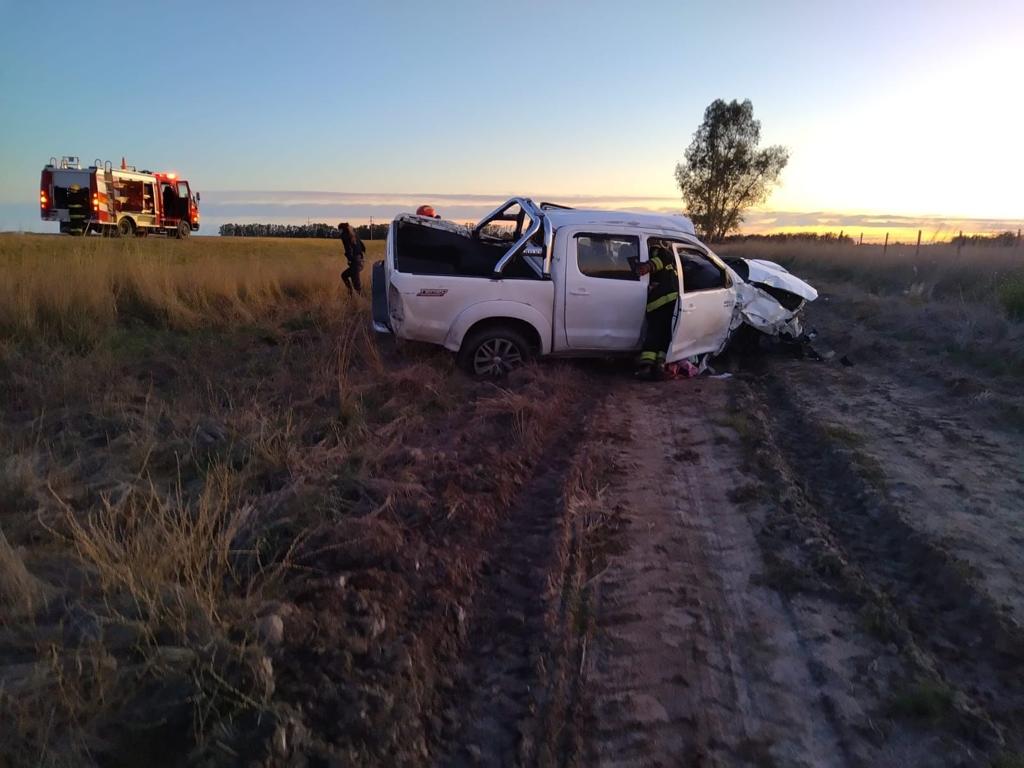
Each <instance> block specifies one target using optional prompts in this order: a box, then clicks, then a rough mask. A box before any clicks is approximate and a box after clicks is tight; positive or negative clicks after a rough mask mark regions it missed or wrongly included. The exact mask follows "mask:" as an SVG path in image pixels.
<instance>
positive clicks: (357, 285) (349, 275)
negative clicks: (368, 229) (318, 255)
mask: <svg viewBox="0 0 1024 768" xmlns="http://www.w3.org/2000/svg"><path fill="white" fill-rule="evenodd" d="M338 230H339V231H340V232H341V244H342V245H343V246H345V258H346V259H347V260H348V269H346V270H345V271H344V272H342V273H341V282H343V283H344V284H345V287H346V288H348V292H349V293H350V294H351V293H353V292H355V293H362V292H363V280H362V278H361V277H360V273H361V272H362V271H363V254H365V253H366V246H364V245H363V241H362V240H360V239H359V236H358V235H356V231H355V230H354V229H352V225H351V224H349V223H348V222H342V223H341V224H339V225H338Z"/></svg>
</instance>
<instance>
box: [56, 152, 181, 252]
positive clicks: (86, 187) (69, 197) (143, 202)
mask: <svg viewBox="0 0 1024 768" xmlns="http://www.w3.org/2000/svg"><path fill="white" fill-rule="evenodd" d="M39 215H40V216H41V217H42V219H43V221H57V222H60V231H61V232H63V233H66V234H71V235H87V234H89V233H91V232H96V233H99V234H102V235H108V236H113V237H116V236H121V237H132V236H136V235H137V236H140V237H142V236H145V235H148V234H149V233H151V232H152V233H157V234H164V235H173V236H174V237H177V238H186V237H188V236H189V235H190V234H191V233H192V232H195V231H196V230H198V229H199V194H198V193H195V194H193V192H192V189H191V188H190V187H189V183H188V181H186V180H185V179H181V178H178V176H177V174H175V173H171V172H166V173H159V172H153V171H146V170H143V171H138V170H136V169H135V167H134V166H130V165H128V164H126V163H125V161H124V158H122V159H121V167H120V168H115V167H113V164H112V163H111V162H110V161H109V160H108V161H106V162H101V161H100V160H96V161H94V163H93V164H92V165H90V166H88V167H86V168H83V167H82V164H81V163H80V162H79V160H78V158H77V157H74V156H64V157H62V158H61V159H60V162H58V161H57V158H55V157H51V158H50V162H49V163H47V164H46V166H45V167H44V168H43V173H42V176H41V178H40V180H39Z"/></svg>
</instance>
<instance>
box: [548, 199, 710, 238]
mask: <svg viewBox="0 0 1024 768" xmlns="http://www.w3.org/2000/svg"><path fill="white" fill-rule="evenodd" d="M543 212H544V215H545V216H546V217H547V218H548V219H549V220H550V221H551V224H552V226H554V227H555V228H556V229H557V228H558V227H569V226H580V225H584V226H585V225H587V224H613V225H617V226H626V227H646V228H650V229H660V230H671V231H677V232H682V233H683V234H687V235H693V236H696V234H697V233H696V232H695V231H694V228H693V222H692V221H690V220H689V219H688V218H687V217H686V216H683V215H678V214H677V215H672V214H661V213H635V212H633V211H605V210H600V209H597V208H555V207H550V206H543Z"/></svg>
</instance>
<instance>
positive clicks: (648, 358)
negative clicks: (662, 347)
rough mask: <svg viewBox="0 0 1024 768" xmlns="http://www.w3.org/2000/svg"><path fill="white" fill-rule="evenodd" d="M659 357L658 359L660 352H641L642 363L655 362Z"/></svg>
mask: <svg viewBox="0 0 1024 768" xmlns="http://www.w3.org/2000/svg"><path fill="white" fill-rule="evenodd" d="M657 359H658V353H657V352H641V353H640V362H641V363H653V362H654V361H655V360H657Z"/></svg>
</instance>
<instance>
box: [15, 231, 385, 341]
mask: <svg viewBox="0 0 1024 768" xmlns="http://www.w3.org/2000/svg"><path fill="white" fill-rule="evenodd" d="M382 249H383V243H381V242H377V243H370V244H369V252H368V254H367V256H368V262H370V261H372V260H374V259H375V258H379V254H380V253H381V252H382ZM343 261H344V259H343V258H342V257H341V246H340V244H339V243H338V242H337V241H331V240H301V241H296V240H282V239H269V238H268V239H246V240H242V239H237V240H235V239H229V238H225V239H219V238H193V239H191V240H189V241H187V242H184V243H182V242H178V241H175V240H165V239H162V238H147V239H132V240H104V239H101V238H76V239H62V238H53V237H40V236H32V235H20V236H6V237H2V238H0V277H2V280H0V338H4V339H18V340H29V339H45V340H48V341H59V342H62V343H65V344H69V345H71V346H74V347H78V348H87V347H89V346H90V345H92V344H94V343H96V341H97V340H98V339H99V338H100V337H102V336H103V335H104V334H105V333H107V332H109V331H110V330H111V329H114V328H117V327H121V328H124V327H130V326H133V325H142V326H146V327H150V328H161V329H169V330H175V331H190V330H198V329H201V328H207V329H209V328H226V327H230V326H237V325H252V324H258V323H260V322H264V321H273V320H274V319H276V318H277V317H279V316H280V315H281V313H282V312H288V311H289V310H290V309H293V308H295V307H297V306H299V305H308V306H310V307H320V306H325V305H326V304H329V303H331V302H337V301H338V300H339V298H340V289H341V285H340V282H339V280H338V274H339V272H340V270H341V269H342V268H343V267H342V265H343Z"/></svg>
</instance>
